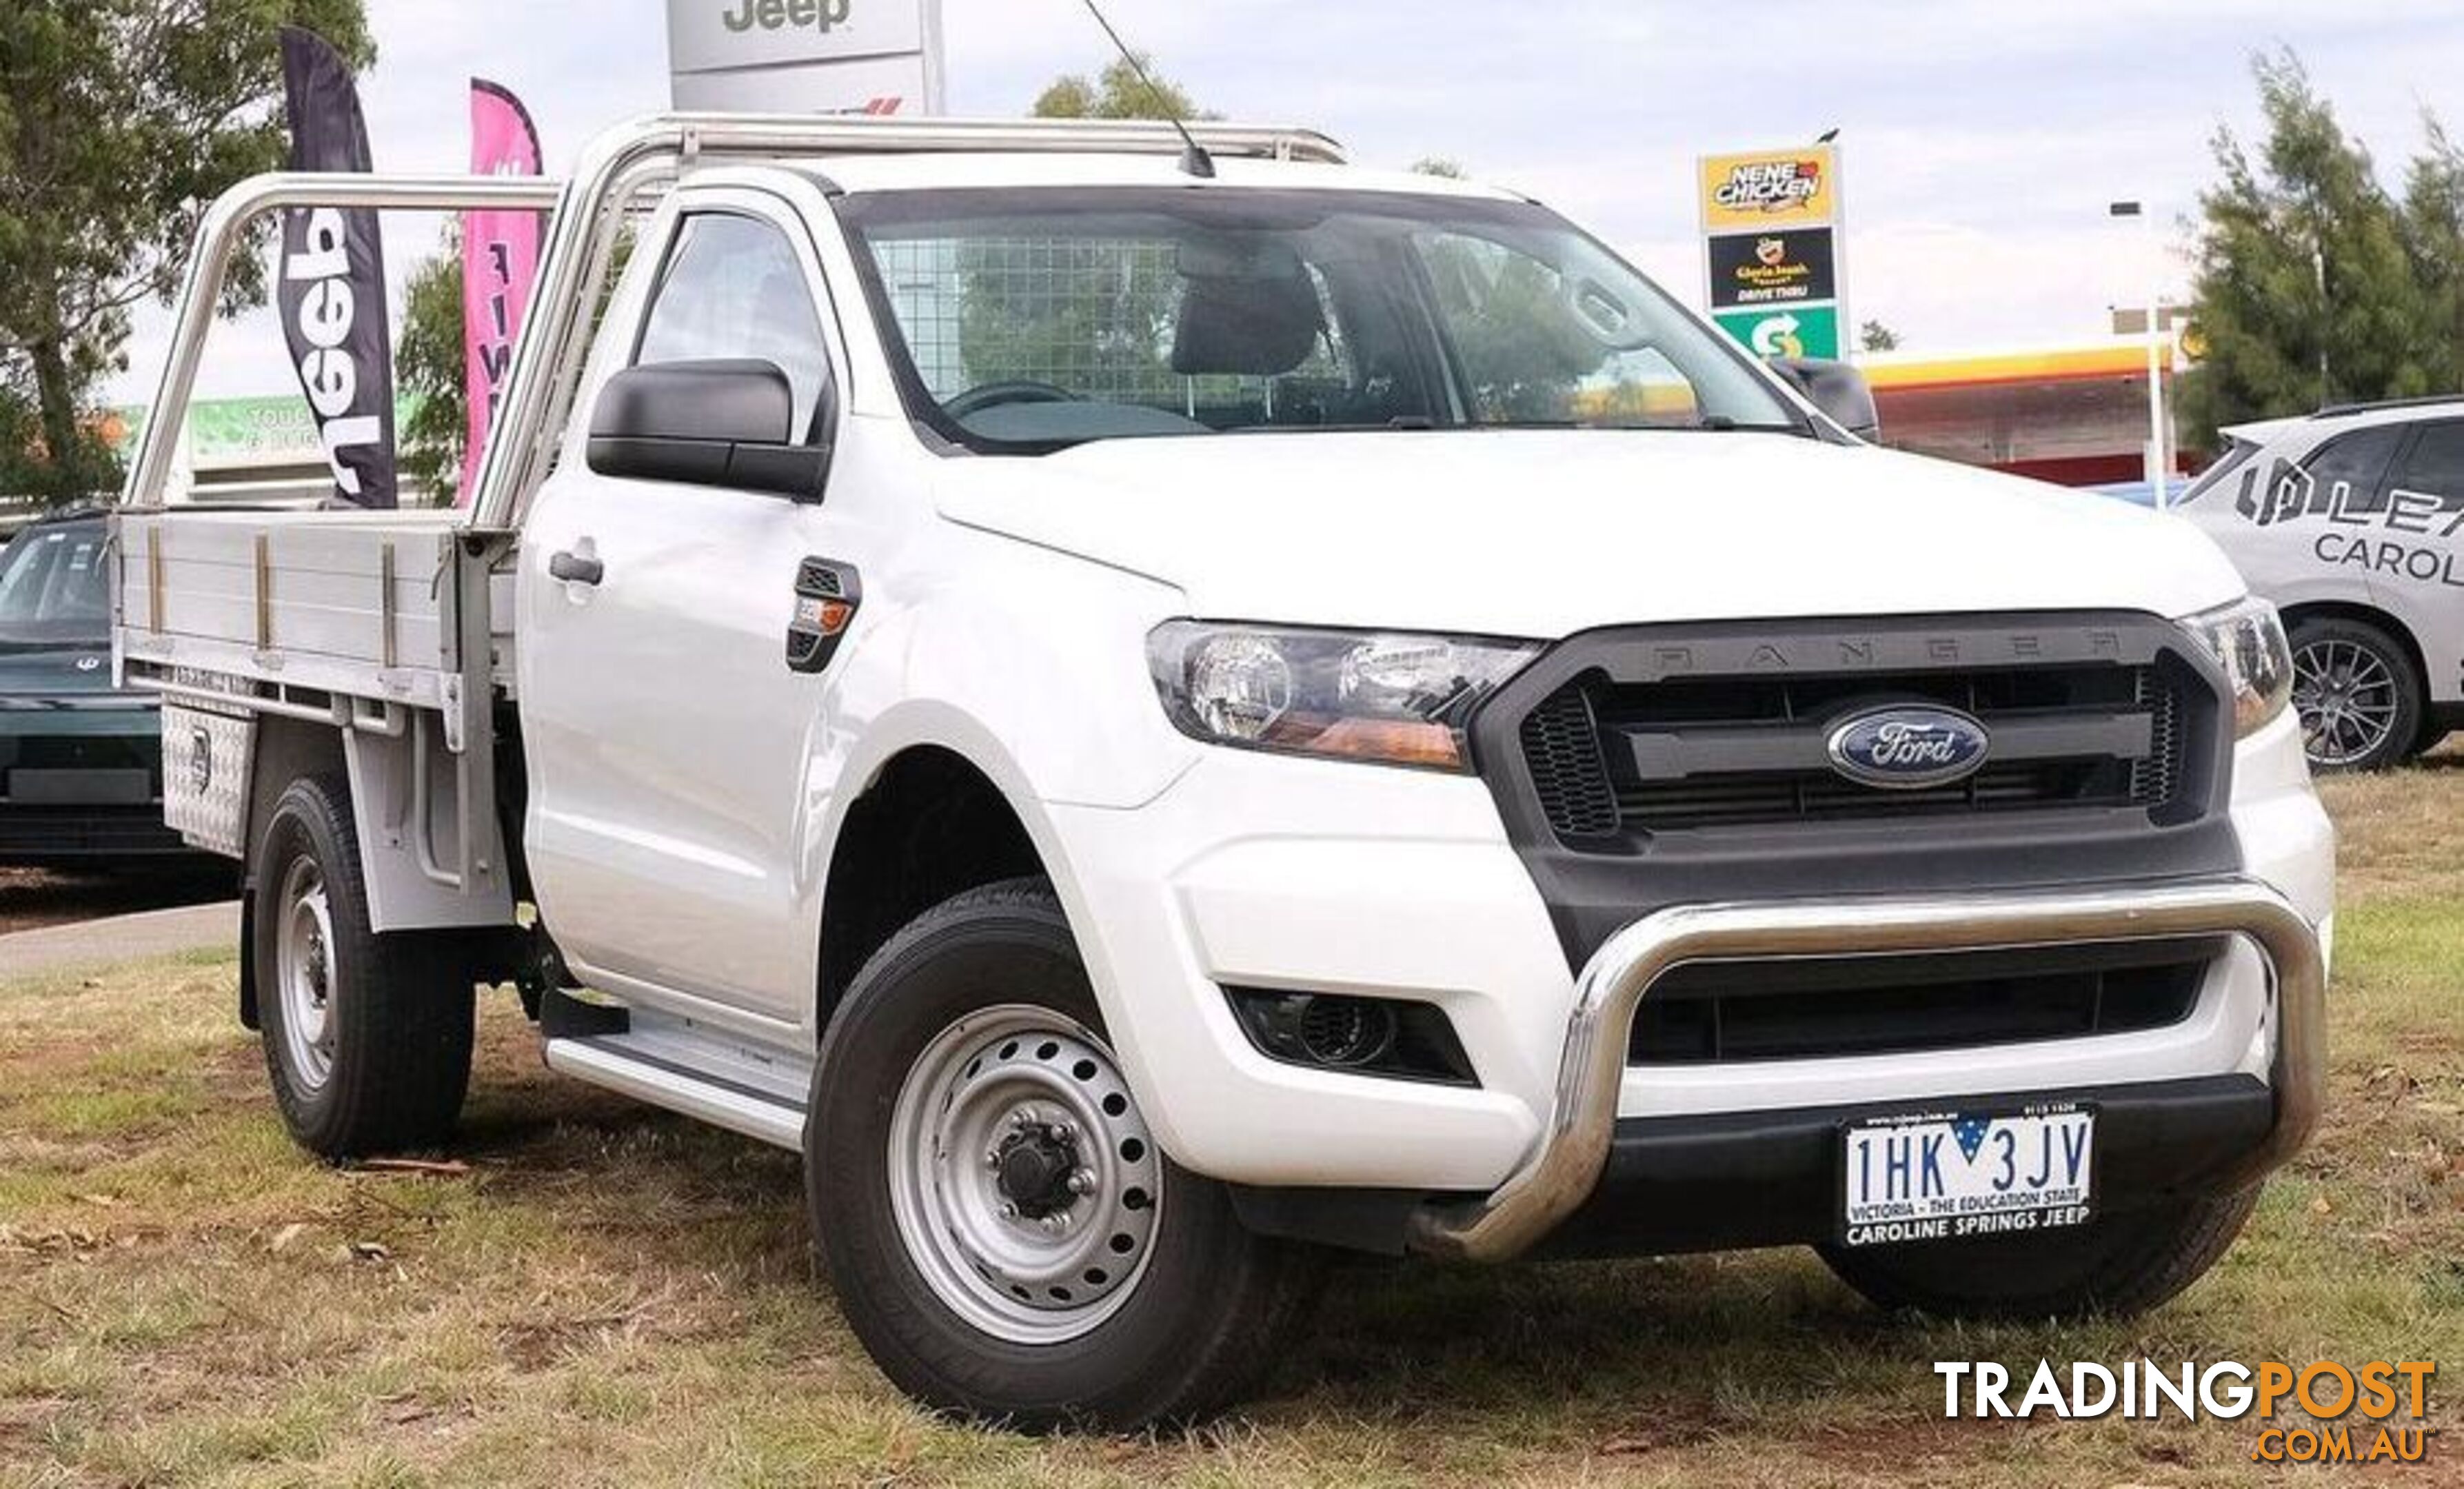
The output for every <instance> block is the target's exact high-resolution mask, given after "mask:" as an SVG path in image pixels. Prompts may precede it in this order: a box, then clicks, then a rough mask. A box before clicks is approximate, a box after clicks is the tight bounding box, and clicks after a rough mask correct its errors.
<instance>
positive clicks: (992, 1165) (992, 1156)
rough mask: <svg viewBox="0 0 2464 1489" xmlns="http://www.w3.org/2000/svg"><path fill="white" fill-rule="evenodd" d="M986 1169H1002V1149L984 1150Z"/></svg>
mask: <svg viewBox="0 0 2464 1489" xmlns="http://www.w3.org/2000/svg"><path fill="white" fill-rule="evenodd" d="M984 1167H985V1168H987V1169H998V1168H1000V1167H1001V1150H1000V1149H998V1148H987V1149H985V1150H984Z"/></svg>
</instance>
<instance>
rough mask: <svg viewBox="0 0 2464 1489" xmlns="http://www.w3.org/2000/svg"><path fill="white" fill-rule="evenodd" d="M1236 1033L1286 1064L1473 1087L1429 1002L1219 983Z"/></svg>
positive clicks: (1449, 1028) (1451, 1035)
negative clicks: (1228, 1001)
mask: <svg viewBox="0 0 2464 1489" xmlns="http://www.w3.org/2000/svg"><path fill="white" fill-rule="evenodd" d="M1224 993H1225V995H1226V996H1228V997H1229V998H1230V999H1231V1001H1232V1011H1233V1013H1234V1014H1235V1015H1236V1016H1238V1018H1239V1019H1240V1023H1241V1032H1242V1033H1243V1034H1245V1035H1247V1036H1248V1037H1249V1042H1250V1044H1251V1045H1253V1046H1254V1047H1255V1048H1256V1049H1257V1051H1258V1053H1260V1054H1262V1055H1264V1056H1265V1057H1266V1058H1267V1059H1268V1060H1272V1061H1276V1062H1281V1063H1283V1064H1287V1065H1303V1066H1307V1067H1309V1068H1310V1069H1314V1070H1334V1071H1341V1072H1344V1073H1346V1074H1352V1075H1367V1076H1383V1077H1387V1078H1390V1079H1393V1080H1398V1081H1425V1082H1429V1083H1432V1084H1440V1085H1466V1086H1477V1085H1479V1084H1480V1078H1479V1077H1478V1076H1477V1075H1475V1074H1474V1073H1473V1071H1472V1067H1471V1059H1470V1057H1469V1056H1467V1055H1465V1054H1464V1053H1463V1040H1460V1039H1458V1038H1456V1036H1455V1028H1454V1024H1453V1022H1452V1020H1450V1019H1448V1018H1446V1015H1445V1011H1444V1010H1443V1009H1441V1008H1439V1007H1438V1006H1437V1005H1435V1004H1433V1003H1420V1002H1413V1001H1409V1000H1407V999H1402V998H1386V997H1359V996H1353V995H1351V994H1342V993H1284V992H1275V991H1271V990H1268V989H1263V988H1226V989H1224Z"/></svg>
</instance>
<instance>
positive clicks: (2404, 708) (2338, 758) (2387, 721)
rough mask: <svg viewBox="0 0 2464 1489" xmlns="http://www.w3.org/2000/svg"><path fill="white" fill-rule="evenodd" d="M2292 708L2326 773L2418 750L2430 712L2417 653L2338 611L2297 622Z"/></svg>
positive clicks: (2308, 748) (2392, 761) (2368, 767)
mask: <svg viewBox="0 0 2464 1489" xmlns="http://www.w3.org/2000/svg"><path fill="white" fill-rule="evenodd" d="M2289 639H2290V641H2291V643H2292V646H2293V708H2294V712H2296V713H2298V714H2299V716H2300V719H2301V745H2302V749H2303V750H2304V751H2305V752H2306V753H2307V754H2308V755H2309V756H2310V765H2311V768H2312V769H2314V770H2319V771H2376V770H2386V769H2387V768H2388V767H2389V766H2393V765H2400V764H2402V763H2403V762H2404V761H2406V760H2408V759H2410V758H2411V757H2412V756H2413V755H2415V754H2416V753H2417V752H2418V746H2419V743H2420V741H2421V739H2422V736H2423V725H2424V721H2425V718H2426V716H2427V714H2428V712H2429V709H2428V706H2427V703H2426V700H2425V698H2424V695H2423V690H2422V686H2421V670H2420V668H2416V667H2414V666H2413V665H2412V654H2411V653H2410V652H2409V651H2408V650H2407V649H2406V648H2405V646H2404V645H2403V644H2402V643H2400V642H2398V641H2397V640H2396V639H2395V638H2394V637H2392V636H2389V635H2388V634H2387V632H2385V631H2383V630H2381V629H2379V628H2378V627H2377V626H2375V625H2370V624H2365V623H2363V622H2360V621H2347V620H2342V619H2339V618H2336V617H2333V616H2305V617H2303V618H2302V619H2301V620H2300V621H2299V622H2297V623H2295V624H2294V626H2293V633H2292V636H2291V637H2290V638H2289Z"/></svg>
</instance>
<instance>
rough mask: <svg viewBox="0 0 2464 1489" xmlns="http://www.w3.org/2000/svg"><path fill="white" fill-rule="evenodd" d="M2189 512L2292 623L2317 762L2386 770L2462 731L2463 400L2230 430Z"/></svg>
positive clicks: (2189, 501)
mask: <svg viewBox="0 0 2464 1489" xmlns="http://www.w3.org/2000/svg"><path fill="white" fill-rule="evenodd" d="M2224 433H2225V436H2226V438H2227V439H2228V440H2229V441H2230V442H2231V443H2230V444H2229V445H2228V447H2227V449H2226V450H2225V453H2224V454H2223V456H2222V457H2221V458H2219V459H2218V460H2217V461H2216V463H2215V464H2214V465H2212V466H2211V467H2209V468H2208V471H2207V472H2206V473H2205V474H2203V475H2201V476H2200V477H2199V479H2198V481H2197V482H2196V483H2195V484H2193V485H2192V486H2191V487H2190V489H2189V492H2188V493H2185V494H2184V496H2183V498H2182V502H2181V505H2180V506H2179V507H2178V508H2177V509H2176V510H2177V511H2179V512H2180V513H2181V515H2184V516H2186V517H2188V518H2189V520H2190V521H2192V522H2194V523H2196V524H2197V525H2198V526H2199V527H2200V529H2201V530H2203V531H2204V532H2206V533H2207V535H2208V536H2211V537H2212V538H2214V539H2215V540H2216V542H2217V543H2218V544H2219V545H2221V546H2222V547H2223V549H2224V551H2225V553H2226V555H2227V556H2228V557H2230V558H2232V559H2233V562H2234V563H2235V564H2237V565H2239V566H2240V568H2241V571H2242V573H2243V574H2244V575H2245V576H2246V577H2247V578H2248V579H2249V580H2250V585H2251V588H2252V589H2253V590H2254V591H2255V592H2256V593H2258V594H2261V595H2264V596H2266V597H2267V598H2268V599H2269V600H2272V601H2274V602H2276V604H2277V607H2278V608H2279V609H2280V610H2281V611H2282V612H2283V615H2284V624H2285V628H2286V629H2287V630H2288V631H2289V632H2290V633H2291V635H2292V645H2293V672H2294V687H2293V706H2294V708H2295V710H2296V711H2297V712H2299V714H2300V717H2301V733H2302V738H2303V741H2304V743H2305V745H2306V747H2307V749H2308V752H2309V755H2310V763H2311V764H2312V765H2314V766H2317V767H2318V768H2319V769H2321V770H2331V771H2332V770H2378V769H2382V768H2384V767H2387V766H2389V765H2395V764H2399V763H2401V762H2403V761H2405V760H2409V759H2410V758H2412V757H2413V756H2414V755H2419V754H2421V753H2423V752H2424V751H2426V750H2429V749H2430V748H2431V747H2432V746H2434V745H2436V744H2437V743H2438V742H2439V741H2440V740H2441V739H2444V738H2445V737H2447V735H2448V734H2451V733H2453V731H2454V730H2455V728H2456V727H2457V726H2458V725H2459V724H2464V540H2459V538H2458V537H2457V534H2458V533H2459V531H2464V399H2457V398H2446V399H2418V400H2409V401H2405V402H2401V403H2389V404H2366V405H2349V406H2345V407H2338V408H2329V409H2326V410H2323V411H2322V412H2320V413H2318V414H2315V415H2312V416H2309V417H2307V418H2300V419H2279V420H2275V421H2272V422H2270V423H2266V424H2254V425H2245V426H2241V427H2234V428H2229V429H2227V430H2225V431H2224Z"/></svg>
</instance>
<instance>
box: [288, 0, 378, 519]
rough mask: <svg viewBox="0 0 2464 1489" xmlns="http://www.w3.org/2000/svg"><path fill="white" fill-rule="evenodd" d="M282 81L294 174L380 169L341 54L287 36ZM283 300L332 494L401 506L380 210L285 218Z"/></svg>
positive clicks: (316, 211)
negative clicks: (371, 158) (372, 156)
mask: <svg viewBox="0 0 2464 1489" xmlns="http://www.w3.org/2000/svg"><path fill="white" fill-rule="evenodd" d="M282 80H283V87H284V97H285V99H286V101H287V104H288V108H289V114H290V120H291V168H292V169H293V170H316V171H366V170H369V169H372V168H373V166H372V165H371V164H370V161H369V158H368V129H367V121H366V120H364V119H363V117H362V116H361V113H360V93H359V88H358V85H357V84H356V83H355V82H354V81H353V80H352V77H351V69H350V65H349V64H348V63H346V62H344V61H343V60H342V58H341V54H339V53H337V52H336V51H335V50H334V49H333V47H332V46H331V45H329V44H328V43H327V42H326V41H325V39H324V38H323V37H321V36H319V35H317V34H316V33H313V32H306V31H301V30H298V29H297V28H295V27H285V28H283V31H282ZM275 303H276V304H277V305H278V306H279V307H280V309H281V313H282V332H283V336H284V337H285V339H288V341H289V342H290V346H291V364H292V365H293V366H294V367H296V368H297V369H298V372H299V386H300V389H301V390H302V391H303V392H305V393H306V394H307V395H308V406H309V409H310V411H311V412H313V413H314V414H315V415H316V416H317V432H318V437H319V442H320V443H321V444H322V445H323V446H324V448H325V460H326V463H327V464H328V465H330V466H332V468H333V471H334V489H335V491H336V492H337V493H340V494H341V497H342V498H343V499H344V500H346V501H349V502H352V503H355V504H357V505H359V506H362V507H380V508H391V507H393V506H395V505H396V504H397V503H398V501H399V495H398V490H399V489H398V486H397V483H396V479H395V472H394V413H393V328H392V324H391V322H390V320H389V318H388V317H387V314H386V308H385V242H384V239H383V238H382V236H380V233H379V229H378V223H377V213H376V212H374V211H372V210H366V209H350V210H344V209H341V208H325V207H320V208H303V209H297V210H294V211H291V212H288V213H286V214H285V215H284V218H283V223H282V265H281V277H280V283H279V286H278V288H277V289H276V292H275Z"/></svg>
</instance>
